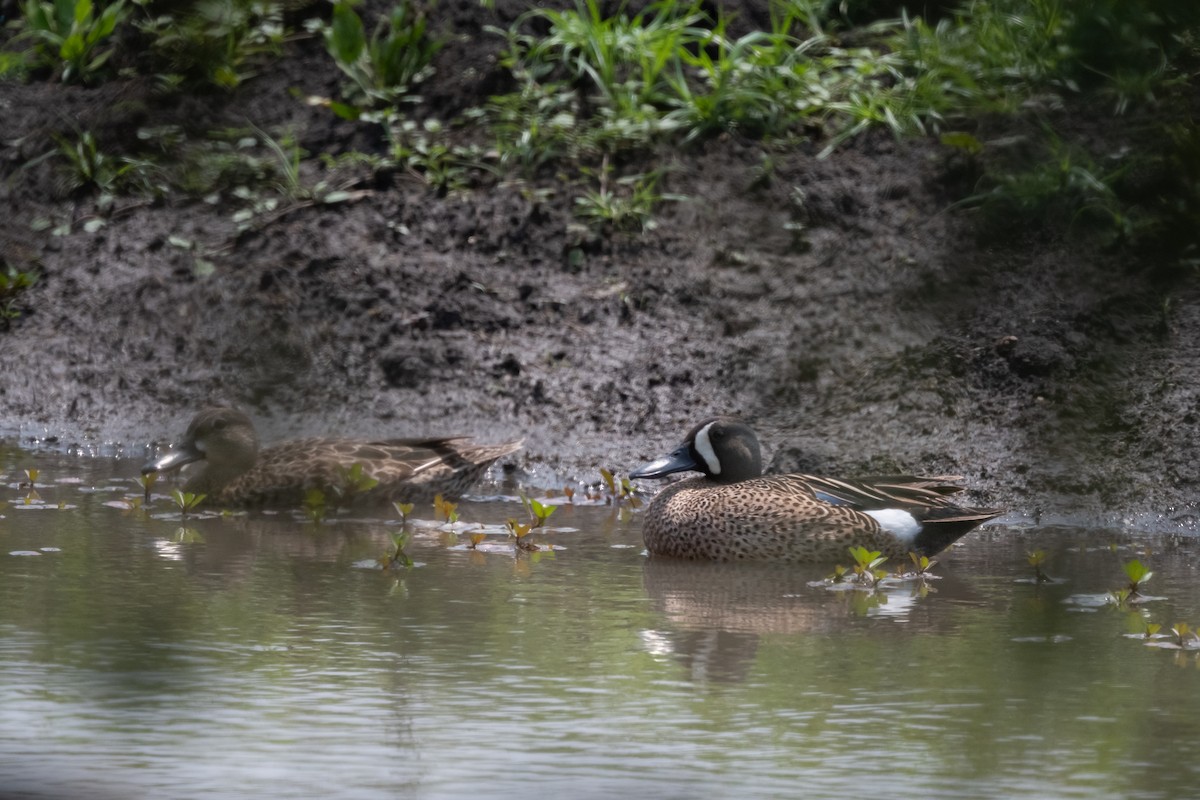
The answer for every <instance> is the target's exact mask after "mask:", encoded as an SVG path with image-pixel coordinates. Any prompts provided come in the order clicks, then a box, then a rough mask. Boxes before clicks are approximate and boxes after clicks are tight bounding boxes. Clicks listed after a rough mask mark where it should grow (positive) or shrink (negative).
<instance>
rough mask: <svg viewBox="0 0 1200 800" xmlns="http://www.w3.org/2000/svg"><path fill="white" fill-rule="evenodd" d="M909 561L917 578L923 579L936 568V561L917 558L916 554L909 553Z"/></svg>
mask: <svg viewBox="0 0 1200 800" xmlns="http://www.w3.org/2000/svg"><path fill="white" fill-rule="evenodd" d="M908 557H909V559H910V560H911V561H912V562H913V567H914V568H915V570H916V573H917V576H918V577H921V578H924V577H926V576H927V575H929V571H930V570H931V569H933V568H934V567H935V566H937V563H938V562H937V561H935V560H933V559H931V558H930V557H929V556H919V555H917V554H916V553H909V554H908Z"/></svg>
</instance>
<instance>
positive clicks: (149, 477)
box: [137, 472, 158, 503]
mask: <svg viewBox="0 0 1200 800" xmlns="http://www.w3.org/2000/svg"><path fill="white" fill-rule="evenodd" d="M137 480H138V483H140V484H141V485H142V501H143V502H146V503H149V502H150V490H151V489H153V488H154V484H156V483H158V473H157V472H147V473H146V474H145V475H139V476H138V479H137Z"/></svg>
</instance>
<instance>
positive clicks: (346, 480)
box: [334, 461, 379, 503]
mask: <svg viewBox="0 0 1200 800" xmlns="http://www.w3.org/2000/svg"><path fill="white" fill-rule="evenodd" d="M378 485H379V480H378V479H376V478H373V477H371V476H370V475H368V474H367V473H366V471H365V470H364V469H363V465H362V462H360V461H355V462H354V463H353V464H351V465H350V468H349V469H347V468H346V467H342V466H339V467H338V483H337V485H336V486H335V487H334V491H336V492H337V495H338V500H339V501H340V502H342V503H348V502H350V501H351V500H353V499H354V498H355V497H356V496H357V495H360V494H366V493H367V492H369V491H371V490H372V489H374V488H375V487H376V486H378Z"/></svg>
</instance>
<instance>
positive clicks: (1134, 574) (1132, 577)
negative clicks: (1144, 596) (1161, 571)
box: [1124, 558, 1154, 595]
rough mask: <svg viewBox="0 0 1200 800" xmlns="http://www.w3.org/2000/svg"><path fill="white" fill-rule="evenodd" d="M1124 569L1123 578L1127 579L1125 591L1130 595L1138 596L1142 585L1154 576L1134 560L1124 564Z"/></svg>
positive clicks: (1139, 562)
mask: <svg viewBox="0 0 1200 800" xmlns="http://www.w3.org/2000/svg"><path fill="white" fill-rule="evenodd" d="M1124 569H1125V576H1126V577H1127V578H1129V585H1128V587H1127V589H1128V592H1129V594H1131V595H1134V594H1140V593H1141V591H1142V584H1144V583H1145V582H1146V581H1148V580H1150V578H1151V577H1153V575H1154V573H1153V572H1152V571H1151V570H1150V569H1148V568H1147V567H1146V566H1145V565H1144V564H1143V563H1142V562H1141V561H1138V560H1137V559H1136V558H1135V559H1134V560H1132V561H1127V562H1126V563H1125V564H1124Z"/></svg>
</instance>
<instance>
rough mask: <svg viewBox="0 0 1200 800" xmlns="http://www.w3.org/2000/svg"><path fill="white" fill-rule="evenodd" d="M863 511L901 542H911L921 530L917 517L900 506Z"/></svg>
mask: <svg viewBox="0 0 1200 800" xmlns="http://www.w3.org/2000/svg"><path fill="white" fill-rule="evenodd" d="M863 513H864V514H866V515H867V516H868V517H874V518H875V521H876V522H878V523H879V526H880V527H881V528H883V529H884V530H885V531H887V532H888V533H890V534H892V535H893V536H895V537H896V538H897V539H899V540H900V541H902V542H909V543H911V542H912V541H913V540H915V539H916V538H917V534H918V533H920V532H921V523H919V522H917V518H916V517H914V516H913V515H912V514H910V513H908V512H907V511H905V510H904V509H901V508H881V509H878V510H877V511H864V512H863Z"/></svg>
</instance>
